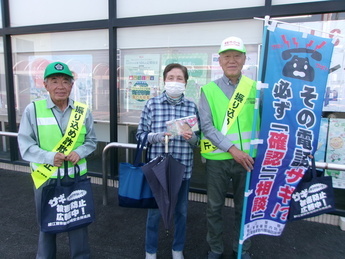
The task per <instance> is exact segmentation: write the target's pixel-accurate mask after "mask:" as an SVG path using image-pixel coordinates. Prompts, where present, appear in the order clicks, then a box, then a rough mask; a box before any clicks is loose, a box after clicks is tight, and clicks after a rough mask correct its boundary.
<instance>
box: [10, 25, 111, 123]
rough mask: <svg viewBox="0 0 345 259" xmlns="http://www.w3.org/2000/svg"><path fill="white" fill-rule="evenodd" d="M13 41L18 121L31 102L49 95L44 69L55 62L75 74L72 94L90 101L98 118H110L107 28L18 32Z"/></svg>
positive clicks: (102, 119) (76, 97) (90, 105)
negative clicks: (44, 78)
mask: <svg viewBox="0 0 345 259" xmlns="http://www.w3.org/2000/svg"><path fill="white" fill-rule="evenodd" d="M90 38H92V39H94V40H92V41H90ZM66 39H68V40H66ZM12 44H13V47H12V48H13V64H14V65H13V71H14V82H15V97H16V109H17V122H19V121H20V117H21V114H22V112H23V110H24V108H25V107H26V106H27V105H28V104H29V103H30V102H31V101H33V100H36V99H38V98H42V97H44V96H46V94H47V92H46V90H45V89H44V85H43V72H44V69H45V67H46V66H47V64H49V63H50V62H53V61H62V62H65V63H66V64H68V65H69V67H70V69H71V70H72V71H73V72H74V73H75V78H76V80H75V83H74V89H73V90H72V93H71V97H72V98H73V99H75V100H78V101H81V102H84V103H87V104H88V105H89V107H90V108H91V110H92V113H93V116H94V119H95V121H109V98H108V96H109V61H108V60H109V58H108V56H109V51H108V47H107V46H108V33H107V31H106V30H97V31H82V32H64V33H50V34H35V35H18V36H13V37H12Z"/></svg>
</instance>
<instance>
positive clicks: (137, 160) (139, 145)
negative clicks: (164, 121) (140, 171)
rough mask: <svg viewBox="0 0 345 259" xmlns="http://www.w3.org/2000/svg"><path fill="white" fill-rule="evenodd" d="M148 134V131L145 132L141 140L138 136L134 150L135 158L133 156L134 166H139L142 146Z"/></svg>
mask: <svg viewBox="0 0 345 259" xmlns="http://www.w3.org/2000/svg"><path fill="white" fill-rule="evenodd" d="M148 135H149V133H148V132H145V136H144V138H143V140H142V141H141V138H140V137H139V140H138V143H137V149H136V151H135V158H134V166H139V164H140V161H141V155H142V153H143V149H144V146H145V144H146V141H147V136H148Z"/></svg>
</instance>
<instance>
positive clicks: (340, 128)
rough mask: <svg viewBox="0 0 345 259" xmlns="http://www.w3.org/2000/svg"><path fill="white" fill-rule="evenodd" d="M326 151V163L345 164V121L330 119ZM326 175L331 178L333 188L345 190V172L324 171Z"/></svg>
mask: <svg viewBox="0 0 345 259" xmlns="http://www.w3.org/2000/svg"><path fill="white" fill-rule="evenodd" d="M327 143H328V145H327V150H326V162H327V163H332V164H341V165H344V164H345V119H330V120H329V133H328V141H327ZM326 174H327V175H330V176H332V177H333V187H334V188H341V189H345V172H344V171H339V170H329V169H327V170H326Z"/></svg>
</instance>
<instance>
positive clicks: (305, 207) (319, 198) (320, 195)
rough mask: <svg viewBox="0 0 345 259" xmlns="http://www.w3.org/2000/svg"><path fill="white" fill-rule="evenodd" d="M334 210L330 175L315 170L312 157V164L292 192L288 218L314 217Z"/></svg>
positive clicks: (290, 219) (291, 219)
mask: <svg viewBox="0 0 345 259" xmlns="http://www.w3.org/2000/svg"><path fill="white" fill-rule="evenodd" d="M334 210H335V205H334V192H333V185H332V177H331V176H323V172H320V171H319V170H316V167H315V159H314V158H313V159H312V166H311V167H310V168H309V169H308V170H307V171H306V172H305V175H304V176H303V178H302V179H301V181H300V182H299V184H298V185H297V187H296V189H295V190H294V192H293V194H292V198H291V201H290V210H289V217H288V220H289V221H293V220H298V219H305V218H310V217H315V216H318V215H321V214H324V213H329V212H332V211H334Z"/></svg>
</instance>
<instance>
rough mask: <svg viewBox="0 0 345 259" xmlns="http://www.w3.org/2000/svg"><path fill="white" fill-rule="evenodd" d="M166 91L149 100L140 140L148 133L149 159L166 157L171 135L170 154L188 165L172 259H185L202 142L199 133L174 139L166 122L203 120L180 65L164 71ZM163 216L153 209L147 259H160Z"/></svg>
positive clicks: (147, 239)
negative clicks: (190, 202) (193, 117)
mask: <svg viewBox="0 0 345 259" xmlns="http://www.w3.org/2000/svg"><path fill="white" fill-rule="evenodd" d="M163 80H164V88H165V91H164V92H163V93H162V94H161V95H159V96H157V97H153V98H151V99H150V100H148V101H147V103H146V105H145V107H144V109H143V111H142V114H141V118H140V123H139V126H138V132H137V134H136V137H137V139H139V138H141V139H142V138H143V136H144V135H145V133H149V134H148V142H149V143H151V144H152V146H151V148H150V152H149V159H150V160H151V159H153V158H155V157H157V156H159V155H162V154H164V136H165V135H168V136H169V141H170V142H169V153H171V154H172V156H173V157H174V158H175V159H176V160H178V161H180V162H181V163H182V164H184V165H185V166H186V170H185V172H184V176H183V181H182V185H181V188H180V190H179V194H178V201H177V204H176V208H175V213H174V224H175V227H174V241H173V244H172V258H173V259H183V258H184V257H183V249H184V244H185V239H186V222H187V203H188V190H189V182H190V177H191V173H192V165H193V150H192V149H193V147H196V146H197V145H198V143H199V139H200V134H199V132H193V131H191V130H189V131H184V132H183V133H181V135H178V136H174V137H173V136H172V135H171V134H170V133H168V132H167V127H166V122H167V121H169V120H174V119H179V118H183V117H187V116H191V115H196V116H197V118H198V121H199V114H198V110H197V106H196V104H195V103H194V102H192V101H189V100H188V99H186V98H185V97H184V94H183V92H184V91H185V88H186V84H187V80H188V71H187V68H186V67H184V66H182V65H180V64H176V63H172V64H169V65H167V66H166V67H165V69H164V72H163ZM160 219H161V215H160V212H159V210H158V209H149V210H148V215H147V222H146V242H145V250H146V259H156V256H157V246H158V230H159V222H160Z"/></svg>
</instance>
